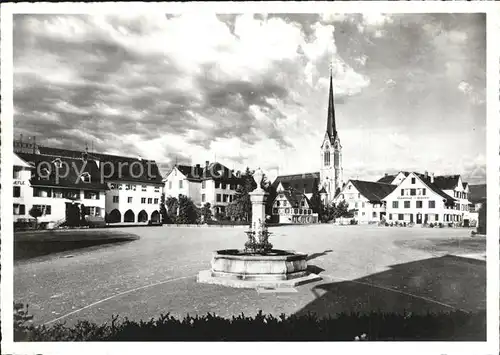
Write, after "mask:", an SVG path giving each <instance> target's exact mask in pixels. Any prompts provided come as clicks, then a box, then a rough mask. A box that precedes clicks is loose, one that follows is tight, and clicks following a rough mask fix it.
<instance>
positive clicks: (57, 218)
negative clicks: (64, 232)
mask: <svg viewBox="0 0 500 355" xmlns="http://www.w3.org/2000/svg"><path fill="white" fill-rule="evenodd" d="M14 156H15V159H14V167H13V171H14V172H13V178H14V179H13V197H14V221H15V222H16V221H22V220H30V219H33V217H31V216H30V214H29V211H30V210H31V209H32V208H35V209H38V210H40V211H41V212H42V216H41V217H39V218H38V221H39V222H40V223H44V222H47V223H50V224H59V223H62V222H63V221H64V220H65V218H66V205H67V204H73V203H76V204H79V205H84V206H85V207H86V209H85V210H86V215H91V216H99V217H104V207H105V203H104V201H105V192H106V185H105V184H103V183H101V182H100V179H99V178H100V176H99V173H98V170H97V165H96V164H95V162H93V161H86V160H84V159H76V158H68V157H54V156H48V155H40V154H29V153H17V154H14Z"/></svg>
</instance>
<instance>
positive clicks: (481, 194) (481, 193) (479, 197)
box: [469, 184, 487, 203]
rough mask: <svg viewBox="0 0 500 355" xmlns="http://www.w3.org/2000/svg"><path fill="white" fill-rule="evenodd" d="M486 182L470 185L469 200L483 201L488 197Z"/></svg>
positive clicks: (473, 201)
mask: <svg viewBox="0 0 500 355" xmlns="http://www.w3.org/2000/svg"><path fill="white" fill-rule="evenodd" d="M486 195H487V194H486V184H480V185H469V201H470V202H472V203H476V202H481V201H483V200H485V199H486Z"/></svg>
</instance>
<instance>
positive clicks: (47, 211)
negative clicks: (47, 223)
mask: <svg viewBox="0 0 500 355" xmlns="http://www.w3.org/2000/svg"><path fill="white" fill-rule="evenodd" d="M51 213H52V206H50V205H47V206H45V214H46V215H50V214H51Z"/></svg>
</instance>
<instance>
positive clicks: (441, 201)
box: [334, 171, 477, 226]
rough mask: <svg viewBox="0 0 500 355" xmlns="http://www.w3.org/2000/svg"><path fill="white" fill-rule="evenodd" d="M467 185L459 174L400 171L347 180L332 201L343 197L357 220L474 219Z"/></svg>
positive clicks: (467, 221)
mask: <svg viewBox="0 0 500 355" xmlns="http://www.w3.org/2000/svg"><path fill="white" fill-rule="evenodd" d="M470 192H471V190H470V186H469V184H468V183H467V182H464V181H463V180H462V178H461V176H460V175H446V176H434V175H433V174H429V173H427V172H426V173H425V174H421V173H417V172H405V171H401V172H399V173H398V174H395V175H388V174H386V175H385V176H384V177H382V178H381V179H379V180H378V181H376V182H372V181H362V180H349V181H348V182H347V183H346V184H345V185H344V187H343V188H342V190H341V191H340V193H339V194H338V195H337V196H336V197H335V199H334V202H335V203H340V202H341V201H344V202H346V203H347V204H348V208H349V209H350V210H351V211H353V213H354V218H355V219H356V220H358V221H359V222H360V223H373V222H380V221H382V220H385V221H386V222H388V223H394V222H399V223H415V224H423V223H429V224H430V223H433V224H436V223H443V224H448V223H453V224H461V225H464V226H467V225H470V224H471V223H472V222H473V221H476V222H477V211H476V205H475V204H474V203H472V202H471V200H469V198H470Z"/></svg>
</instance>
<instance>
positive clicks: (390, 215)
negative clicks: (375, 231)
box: [389, 213, 392, 221]
mask: <svg viewBox="0 0 500 355" xmlns="http://www.w3.org/2000/svg"><path fill="white" fill-rule="evenodd" d="M389 221H392V213H389Z"/></svg>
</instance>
